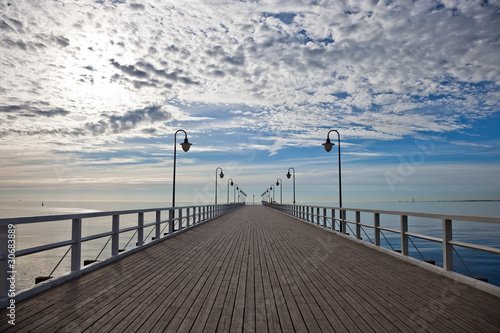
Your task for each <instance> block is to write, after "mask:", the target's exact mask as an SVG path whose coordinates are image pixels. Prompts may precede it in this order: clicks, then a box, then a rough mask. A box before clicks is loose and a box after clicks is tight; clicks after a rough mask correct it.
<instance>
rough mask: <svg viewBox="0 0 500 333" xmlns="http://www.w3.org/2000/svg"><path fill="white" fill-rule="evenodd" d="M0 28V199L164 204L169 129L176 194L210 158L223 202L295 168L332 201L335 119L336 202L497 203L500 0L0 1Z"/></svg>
mask: <svg viewBox="0 0 500 333" xmlns="http://www.w3.org/2000/svg"><path fill="white" fill-rule="evenodd" d="M0 30H1V35H0V36H1V37H0V55H1V63H0V77H1V78H0V143H1V144H0V156H1V163H0V189H1V194H0V195H1V196H0V199H2V200H17V199H25V200H60V199H66V200H111V201H119V200H135V201H140V200H152V201H164V202H167V203H168V202H170V200H171V192H172V167H173V145H174V133H175V132H176V131H177V130H178V129H184V130H185V131H186V132H187V134H188V139H189V141H190V142H191V143H193V146H192V148H191V150H190V151H189V152H187V153H184V152H183V151H182V150H180V149H178V151H177V152H178V154H177V161H178V165H177V201H184V202H211V201H213V199H214V187H215V170H216V168H217V167H222V169H223V170H224V173H225V174H226V176H225V178H224V179H223V180H220V181H219V194H220V197H219V202H225V201H226V195H227V181H228V178H229V177H231V178H232V179H233V180H234V181H235V182H236V183H237V184H238V185H239V186H240V187H241V188H242V189H243V190H244V191H245V193H246V194H247V195H248V197H249V199H250V200H251V199H252V198H253V196H254V195H255V200H256V201H259V200H260V199H261V197H260V195H261V194H262V193H263V192H264V191H265V190H266V188H268V187H269V186H270V185H271V184H273V183H276V181H277V179H278V178H281V179H282V180H283V201H284V202H291V200H292V195H291V194H292V181H291V179H287V178H286V176H285V174H286V173H287V171H288V168H289V167H293V168H294V169H295V171H296V186H297V202H299V203H301V202H317V201H320V202H331V203H332V205H336V204H337V203H338V150H337V146H335V147H334V148H333V149H332V151H331V152H330V153H327V152H325V150H324V149H323V147H322V145H321V144H322V143H323V142H324V141H325V139H326V136H327V133H328V132H329V131H330V130H331V129H335V130H337V131H338V132H339V133H340V135H341V160H342V185H343V188H342V189H343V201H344V202H350V201H379V200H412V199H413V198H414V199H415V200H450V199H500V148H499V147H500V136H499V134H498V128H499V127H500V108H499V107H500V89H499V84H500V2H499V1H491V0H490V1H486V0H482V1H460V0H458V1H455V0H443V1H430V0H422V1H415V2H414V1H398V0H394V1H391V0H385V1H377V0H364V1H358V0H356V1H354V0H350V1H341V0H335V1H333V0H332V1H322V0H319V1H318V0H314V1H313V0H310V1H307V0H302V1H301V0H286V1H285V0H267V1H219V0H213V1H194V0H188V1H186V0H184V1H164V0H161V1H160V0H147V1H146V0H144V1H140V0H137V1H128V0H121V1H118V0H115V1H108V0H101V1H90V0H86V1H69V0H58V1H49V0H45V1H43V0H42V1H21V0H19V1H18V0H10V1H5V0H1V1H0ZM330 137H331V139H332V142H335V143H337V139H338V137H337V135H336V133H335V132H332V133H331V135H330ZM183 139H184V135H183V133H179V135H178V136H177V141H178V143H181V142H182V140H183ZM277 189H279V187H277ZM231 193H232V194H233V191H232V188H231ZM276 193H278V192H276ZM231 197H232V195H231ZM277 197H278V196H277ZM278 198H279V197H278Z"/></svg>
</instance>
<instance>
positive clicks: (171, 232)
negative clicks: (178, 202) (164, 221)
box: [168, 208, 174, 235]
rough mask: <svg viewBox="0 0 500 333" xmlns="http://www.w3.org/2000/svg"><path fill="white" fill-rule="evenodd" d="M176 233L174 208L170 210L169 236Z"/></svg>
mask: <svg viewBox="0 0 500 333" xmlns="http://www.w3.org/2000/svg"><path fill="white" fill-rule="evenodd" d="M173 233H174V208H171V209H169V210H168V234H169V235H171V234H173Z"/></svg>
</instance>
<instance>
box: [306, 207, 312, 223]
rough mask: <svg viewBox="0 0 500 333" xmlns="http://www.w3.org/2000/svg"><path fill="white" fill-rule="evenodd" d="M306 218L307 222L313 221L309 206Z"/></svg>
mask: <svg viewBox="0 0 500 333" xmlns="http://www.w3.org/2000/svg"><path fill="white" fill-rule="evenodd" d="M306 220H307V222H309V221H311V217H310V215H309V206H307V207H306Z"/></svg>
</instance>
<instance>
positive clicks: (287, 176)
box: [286, 168, 295, 205]
mask: <svg viewBox="0 0 500 333" xmlns="http://www.w3.org/2000/svg"><path fill="white" fill-rule="evenodd" d="M290 170H293V204H294V205H295V169H294V168H288V173H287V174H286V178H288V179H290V177H291V176H292V175H291V174H290Z"/></svg>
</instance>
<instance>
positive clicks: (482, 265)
mask: <svg viewBox="0 0 500 333" xmlns="http://www.w3.org/2000/svg"><path fill="white" fill-rule="evenodd" d="M297 204H303V205H311V206H321V207H337V204H336V203H335V202H307V203H300V202H297ZM191 205H192V203H190V202H179V203H177V206H178V207H180V206H191ZM167 207H170V205H169V203H165V202H92V201H45V202H41V201H0V219H1V218H12V217H32V216H46V215H63V214H84V213H92V212H106V211H123V210H133V209H146V208H167ZM344 207H345V208H358V209H376V210H387V211H398V212H401V211H403V212H414V213H435V214H451V215H469V216H488V217H499V218H500V201H468V202H422V201H419V202H353V203H344ZM354 214H355V213H354V212H348V213H347V220H349V221H354V220H355V215H354ZM154 218H155V217H154V212H152V213H146V214H145V223H148V222H153V221H154ZM166 218H167V217H166V216H162V219H166ZM361 221H362V223H365V224H373V214H370V213H361ZM380 223H381V226H383V227H388V228H394V229H399V224H400V218H399V215H388V214H383V215H381V216H380ZM134 225H137V215H136V214H130V215H124V216H122V217H121V218H120V228H125V227H129V226H134ZM408 225H409V231H410V232H414V233H418V234H422V235H426V236H433V237H439V238H440V237H442V231H441V220H437V219H425V218H416V217H411V216H410V217H409V220H408ZM349 227H350V228H351V229H347V232H348V233H349V234H350V235H351V237H354V230H353V229H354V226H353V225H349ZM337 229H338V228H337ZM107 231H111V217H110V216H107V217H99V218H91V219H84V220H83V225H82V236H83V237H84V236H88V235H92V234H98V233H103V232H107ZM144 235H145V237H146V241H149V240H151V237H152V235H154V231H153V227H150V228H146V229H145V232H144ZM15 236H16V250H21V249H26V248H30V247H34V246H41V245H44V244H49V243H54V242H60V241H65V240H69V239H71V221H70V220H68V221H57V222H50V223H34V224H23V225H18V226H17V227H16V234H15ZM362 238H363V240H365V241H368V242H372V241H373V229H372V228H367V227H364V228H363V229H362ZM453 239H455V240H459V241H463V242H467V243H472V244H478V245H487V246H491V247H495V248H500V224H492V223H477V222H467V221H463V222H462V221H454V222H453ZM108 240H109V237H104V238H100V239H97V240H93V241H89V242H85V243H83V244H82V263H83V260H96V259H97V260H103V259H106V258H109V257H110V256H111V244H110V242H109V241H108ZM136 241H137V236H136V233H135V232H132V231H131V232H128V233H123V234H121V235H120V249H130V248H133V247H134V246H135V243H136ZM381 246H382V247H385V248H387V249H389V250H395V251H397V250H400V235H399V234H394V233H391V232H387V231H383V233H382V235H381ZM455 249H456V251H455V253H454V271H456V272H458V273H460V274H464V275H466V276H472V277H476V278H486V279H487V280H488V282H489V283H491V284H494V285H497V286H500V255H495V254H491V253H485V252H481V251H474V250H471V249H467V248H460V247H455ZM68 251H69V246H66V247H61V248H58V249H53V250H49V251H45V252H42V253H37V254H32V255H28V256H22V257H18V258H16V266H15V269H16V271H17V275H16V289H17V291H18V292H19V291H22V290H26V289H29V288H32V287H33V286H34V284H35V278H36V277H40V276H53V277H57V276H60V275H62V274H66V273H68V272H69V271H70V253H68ZM442 252H443V251H442V246H441V244H440V243H435V242H431V241H425V240H421V239H419V238H414V237H411V242H410V244H409V255H410V256H411V257H414V258H417V259H419V260H426V261H434V262H435V264H436V265H438V266H441V267H442V262H443V259H442ZM353 260H355V258H354V259H353Z"/></svg>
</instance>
